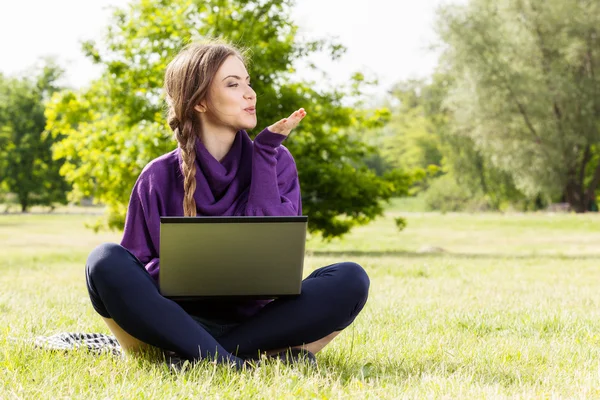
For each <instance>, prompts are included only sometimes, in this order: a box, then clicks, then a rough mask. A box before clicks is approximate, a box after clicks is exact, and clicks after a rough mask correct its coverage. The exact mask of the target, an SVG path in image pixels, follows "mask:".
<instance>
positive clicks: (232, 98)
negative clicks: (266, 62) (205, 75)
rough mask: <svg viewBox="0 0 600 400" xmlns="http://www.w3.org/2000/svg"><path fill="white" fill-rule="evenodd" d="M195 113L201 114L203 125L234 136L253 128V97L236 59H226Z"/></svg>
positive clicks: (241, 65) (248, 83)
mask: <svg viewBox="0 0 600 400" xmlns="http://www.w3.org/2000/svg"><path fill="white" fill-rule="evenodd" d="M196 110H198V111H200V112H202V114H204V116H203V117H204V118H205V119H206V122H208V123H210V124H212V125H221V126H226V127H229V128H232V129H233V130H234V131H235V132H237V131H239V130H240V129H252V128H254V127H255V126H256V93H255V92H254V90H253V89H252V88H251V87H250V76H249V75H248V71H246V67H245V66H244V63H243V62H242V61H241V60H240V59H239V58H238V57H236V56H229V57H227V59H226V60H225V62H224V63H223V64H222V65H221V67H220V68H219V69H218V71H217V73H216V75H215V78H214V79H213V81H212V83H211V86H210V88H209V93H208V96H207V99H206V101H204V102H201V103H200V105H198V106H196Z"/></svg>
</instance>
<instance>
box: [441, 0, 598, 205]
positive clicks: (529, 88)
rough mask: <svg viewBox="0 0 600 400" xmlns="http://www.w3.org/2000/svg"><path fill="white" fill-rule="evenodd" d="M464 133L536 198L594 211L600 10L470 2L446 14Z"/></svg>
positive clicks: (567, 2)
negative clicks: (562, 199) (562, 202)
mask: <svg viewBox="0 0 600 400" xmlns="http://www.w3.org/2000/svg"><path fill="white" fill-rule="evenodd" d="M438 26H439V33H440V36H441V38H442V39H443V41H444V42H445V54H444V57H443V61H442V62H443V63H444V64H445V65H446V66H447V67H448V71H451V73H452V75H453V78H454V85H453V88H452V89H451V91H450V96H449V99H448V105H449V107H450V109H451V110H452V113H453V118H454V122H455V123H456V126H457V131H458V132H460V133H462V134H464V135H466V136H468V137H469V138H471V139H472V141H473V143H474V144H475V147H476V148H477V149H478V150H481V151H482V152H483V153H484V154H485V155H486V156H487V157H488V159H489V160H490V161H491V162H492V163H493V164H494V165H495V166H497V167H499V168H500V169H502V170H504V171H506V172H508V173H509V174H510V175H511V177H512V178H513V179H514V182H515V185H516V186H517V188H518V189H519V190H521V191H522V192H523V193H524V194H525V195H527V196H529V197H533V196H536V195H537V194H542V195H543V196H544V197H545V198H547V199H556V198H560V197H561V196H563V197H564V198H565V199H566V201H568V202H569V203H570V204H571V206H572V208H573V209H574V210H575V211H577V212H583V211H585V210H587V209H589V208H590V207H591V203H592V201H593V200H594V198H595V192H596V189H597V188H598V183H599V182H600V163H599V162H598V151H599V147H598V144H599V143H600V132H599V130H598V126H599V122H600V80H599V78H598V68H599V66H600V42H599V40H600V38H599V37H598V26H600V3H598V2H597V1H581V0H543V1H542V0H499V1H492V0H471V1H470V2H469V3H468V4H467V5H464V6H447V7H444V8H441V9H440V14H439V18H438Z"/></svg>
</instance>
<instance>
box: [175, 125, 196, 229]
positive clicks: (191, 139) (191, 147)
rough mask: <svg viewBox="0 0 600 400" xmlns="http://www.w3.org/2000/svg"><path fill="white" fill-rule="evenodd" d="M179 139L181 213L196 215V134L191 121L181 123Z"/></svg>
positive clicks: (189, 215)
mask: <svg viewBox="0 0 600 400" xmlns="http://www.w3.org/2000/svg"><path fill="white" fill-rule="evenodd" d="M181 136H182V138H181V140H180V141H179V147H180V148H181V159H182V161H183V162H182V170H183V177H184V180H183V190H184V195H183V215H184V216H186V217H195V216H196V200H194V193H195V192H196V140H195V139H196V136H195V135H194V131H193V123H192V121H191V120H190V119H187V120H186V121H185V123H184V125H183V134H182V135H181Z"/></svg>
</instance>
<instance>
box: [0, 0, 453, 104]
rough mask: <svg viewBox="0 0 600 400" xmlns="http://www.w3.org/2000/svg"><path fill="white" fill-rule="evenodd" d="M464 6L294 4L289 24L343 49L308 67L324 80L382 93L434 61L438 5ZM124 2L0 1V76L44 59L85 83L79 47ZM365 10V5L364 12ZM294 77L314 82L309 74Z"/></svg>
mask: <svg viewBox="0 0 600 400" xmlns="http://www.w3.org/2000/svg"><path fill="white" fill-rule="evenodd" d="M450 1H452V2H454V3H457V2H462V1H464V0H419V1H411V0H366V1H365V0H296V7H295V9H294V10H293V12H292V18H293V19H294V21H295V22H296V24H297V25H298V26H299V36H300V37H301V38H307V39H314V38H321V37H328V36H329V37H335V38H336V39H337V40H338V41H339V42H341V43H342V44H344V45H345V46H346V47H347V52H346V54H345V55H344V57H343V58H342V59H341V60H340V61H336V62H333V61H331V60H330V59H328V58H327V57H324V56H323V55H320V56H319V55H317V56H315V57H314V58H313V59H312V61H314V62H315V63H316V64H317V65H319V66H320V67H321V68H322V69H324V70H325V71H326V72H327V73H328V74H329V75H330V77H331V78H330V82H329V83H330V84H334V85H335V84H337V83H344V82H347V80H348V78H349V77H350V76H351V75H352V73H353V72H355V71H361V72H364V73H366V74H367V77H369V78H376V79H378V81H379V84H378V86H377V87H375V88H373V89H372V91H373V93H374V94H383V93H385V91H386V90H387V89H389V87H390V86H391V85H392V84H393V83H394V82H397V81H399V80H403V79H408V78H416V77H426V76H428V75H430V74H431V72H432V71H433V69H434V68H435V65H436V63H437V56H438V54H437V52H436V51H432V50H430V49H429V48H430V46H431V44H433V43H434V42H435V41H436V36H435V32H434V29H433V22H434V20H435V9H436V7H438V6H439V5H440V4H443V3H448V2H450ZM128 2H129V0H93V1H84V0H52V1H48V0H29V1H8V0H4V1H3V2H2V3H0V38H2V39H0V54H1V56H0V71H1V72H3V73H6V74H14V73H19V72H21V71H24V70H25V69H26V68H28V67H30V66H32V65H34V64H35V63H36V62H37V60H39V58H40V57H42V56H47V55H52V56H55V57H57V60H58V62H59V64H60V65H62V66H63V67H64V68H66V70H67V73H66V77H65V83H67V84H68V85H70V86H73V87H81V86H84V85H86V84H87V83H88V82H89V81H90V80H92V79H94V78H96V77H98V76H99V75H100V68H99V67H98V66H94V65H93V64H92V63H91V62H90V61H88V60H87V59H86V58H85V57H84V56H83V54H82V52H81V47H80V42H81V41H83V40H89V39H96V40H99V39H101V37H102V34H103V32H104V31H105V30H106V27H107V26H108V23H109V16H110V10H109V8H108V7H109V6H119V7H122V6H125V5H126V4H127V3H128ZM367 5H368V6H367ZM299 76H300V77H306V78H309V79H310V78H313V79H314V78H316V76H315V75H314V74H311V73H310V72H308V71H307V70H300V71H299Z"/></svg>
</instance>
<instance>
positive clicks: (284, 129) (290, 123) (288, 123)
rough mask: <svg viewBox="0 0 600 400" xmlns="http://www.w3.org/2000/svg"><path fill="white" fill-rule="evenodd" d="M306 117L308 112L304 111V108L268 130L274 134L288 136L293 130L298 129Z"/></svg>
mask: <svg viewBox="0 0 600 400" xmlns="http://www.w3.org/2000/svg"><path fill="white" fill-rule="evenodd" d="M305 116H306V111H304V108H301V109H299V110H297V111H294V112H293V113H292V115H290V116H289V117H287V118H284V119H282V120H279V121H277V122H275V123H274V124H273V125H271V126H269V128H268V129H269V130H270V131H271V132H273V133H279V134H281V135H284V136H288V135H289V134H290V132H291V131H292V129H294V128H295V127H297V126H298V124H299V123H300V121H302V119H303V118H304V117H305Z"/></svg>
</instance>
